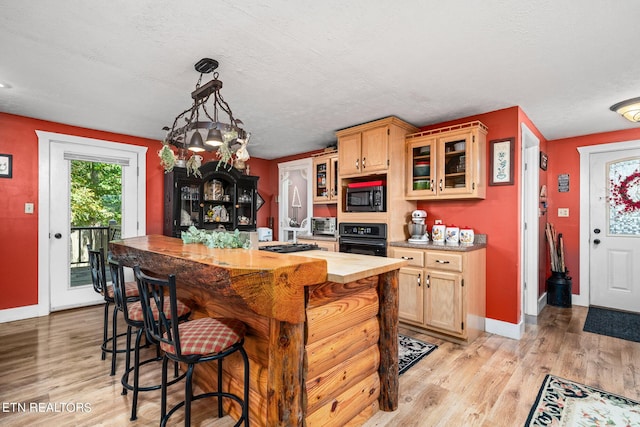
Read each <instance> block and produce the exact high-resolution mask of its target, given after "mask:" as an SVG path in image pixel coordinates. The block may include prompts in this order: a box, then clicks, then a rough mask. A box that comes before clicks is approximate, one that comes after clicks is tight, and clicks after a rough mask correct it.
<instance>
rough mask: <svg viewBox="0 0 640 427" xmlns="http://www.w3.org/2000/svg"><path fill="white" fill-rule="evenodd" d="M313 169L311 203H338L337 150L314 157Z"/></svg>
mask: <svg viewBox="0 0 640 427" xmlns="http://www.w3.org/2000/svg"><path fill="white" fill-rule="evenodd" d="M313 171H314V177H313V179H314V184H313V185H314V191H313V203H326V204H330V203H338V154H337V152H335V151H334V152H331V153H329V154H322V155H320V156H316V157H314V158H313Z"/></svg>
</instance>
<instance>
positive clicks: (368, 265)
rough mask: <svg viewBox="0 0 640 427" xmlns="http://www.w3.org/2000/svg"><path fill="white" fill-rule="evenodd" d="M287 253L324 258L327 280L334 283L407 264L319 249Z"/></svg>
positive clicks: (394, 260)
mask: <svg viewBox="0 0 640 427" xmlns="http://www.w3.org/2000/svg"><path fill="white" fill-rule="evenodd" d="M287 255H291V256H295V257H305V258H314V259H322V260H325V261H326V262H327V280H329V281H330V282H336V283H348V282H353V281H355V280H360V279H364V278H365V277H370V276H374V275H378V274H382V273H386V272H388V271H392V270H397V269H399V268H400V267H404V266H405V265H407V264H408V261H406V260H401V259H396V258H384V257H376V256H370V255H359V254H350V253H344V252H330V251H320V250H318V251H304V252H292V253H289V254H287Z"/></svg>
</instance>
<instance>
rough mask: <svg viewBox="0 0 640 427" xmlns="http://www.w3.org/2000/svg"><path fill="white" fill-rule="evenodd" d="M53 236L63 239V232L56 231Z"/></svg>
mask: <svg viewBox="0 0 640 427" xmlns="http://www.w3.org/2000/svg"><path fill="white" fill-rule="evenodd" d="M53 237H55V238H56V239H62V234H60V233H56V234H54V235H53Z"/></svg>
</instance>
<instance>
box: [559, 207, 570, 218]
mask: <svg viewBox="0 0 640 427" xmlns="http://www.w3.org/2000/svg"><path fill="white" fill-rule="evenodd" d="M558 216H559V217H561V216H564V217H566V216H569V208H558Z"/></svg>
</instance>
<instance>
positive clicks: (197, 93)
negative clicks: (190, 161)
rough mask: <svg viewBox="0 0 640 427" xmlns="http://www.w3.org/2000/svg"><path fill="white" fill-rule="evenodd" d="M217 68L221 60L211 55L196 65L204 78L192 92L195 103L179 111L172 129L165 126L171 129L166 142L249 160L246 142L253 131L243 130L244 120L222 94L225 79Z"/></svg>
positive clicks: (167, 128)
mask: <svg viewBox="0 0 640 427" xmlns="http://www.w3.org/2000/svg"><path fill="white" fill-rule="evenodd" d="M216 68H218V61H216V60H215V59H211V58H203V59H201V60H200V61H198V62H197V63H196V64H195V69H196V71H197V72H199V73H200V78H199V79H198V82H197V83H196V87H195V89H194V91H193V92H191V98H192V99H193V104H192V105H191V107H190V108H188V109H186V110H184V111H183V112H182V113H180V114H178V116H177V117H176V118H175V120H174V121H173V126H171V128H169V127H168V126H165V127H164V128H163V129H164V130H166V131H168V133H167V136H166V138H165V144H170V145H173V146H175V147H177V148H178V149H183V150H184V149H188V150H191V151H192V152H196V153H197V152H202V151H214V150H217V153H218V157H219V158H220V160H221V161H223V162H230V161H232V160H234V159H233V157H234V155H235V156H237V158H238V159H239V160H241V161H246V160H248V159H249V153H248V151H247V149H246V145H247V143H248V141H249V137H250V133H248V132H247V131H245V130H244V129H242V125H243V123H242V120H240V119H237V118H235V117H234V116H233V112H232V111H231V107H230V106H229V104H228V103H227V102H226V101H225V100H224V98H223V97H222V94H221V93H220V89H222V81H220V80H218V72H217V71H215V70H216ZM212 72H213V79H212V80H210V81H208V82H206V83H204V84H202V78H203V76H204V75H205V74H209V73H212ZM210 101H212V102H210ZM207 103H209V105H207ZM225 115H226V117H224V118H223V117H221V116H225ZM182 119H184V121H185V123H184V124H183V123H182Z"/></svg>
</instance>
